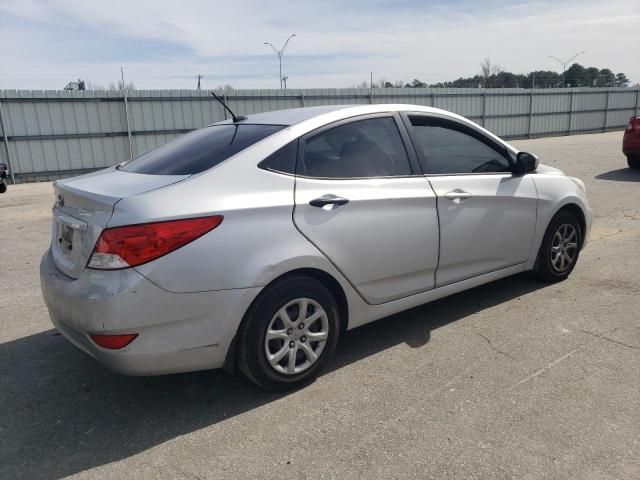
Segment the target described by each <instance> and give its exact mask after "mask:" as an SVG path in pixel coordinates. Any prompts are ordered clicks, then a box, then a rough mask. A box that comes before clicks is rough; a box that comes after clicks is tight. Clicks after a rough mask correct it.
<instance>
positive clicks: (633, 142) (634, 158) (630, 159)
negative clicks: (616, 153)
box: [622, 115, 640, 168]
mask: <svg viewBox="0 0 640 480" xmlns="http://www.w3.org/2000/svg"><path fill="white" fill-rule="evenodd" d="M622 153H624V154H625V155H626V156H627V163H629V166H630V167H631V168H640V116H638V115H634V116H633V117H631V118H630V119H629V125H627V128H626V129H625V131H624V137H622Z"/></svg>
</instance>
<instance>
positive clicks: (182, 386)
mask: <svg viewBox="0 0 640 480" xmlns="http://www.w3.org/2000/svg"><path fill="white" fill-rule="evenodd" d="M544 286H545V284H543V283H539V282H537V281H535V280H533V279H531V278H530V277H528V276H526V275H518V276H515V277H511V278H508V279H504V280H499V281H497V282H493V283H491V284H488V285H484V286H481V287H477V288H475V289H472V290H469V291H467V292H463V293H460V294H457V295H454V296H452V297H448V298H446V299H442V300H438V301H436V302H433V303H430V304H428V305H424V306H421V307H417V308H414V309H412V310H409V311H407V312H403V313H401V314H397V315H393V316H391V317H388V318H386V319H383V320H380V321H377V322H374V323H372V324H369V325H366V326H364V327H361V328H358V329H355V330H353V331H350V332H346V333H344V334H343V335H342V337H341V339H340V343H339V347H338V351H337V352H336V357H335V359H334V361H333V362H332V364H331V365H330V367H329V369H328V370H329V371H333V370H337V369H340V368H343V367H345V366H348V365H350V364H353V363H354V362H358V361H360V360H363V359H366V358H367V357H368V356H370V355H373V354H376V353H378V352H381V351H383V350H385V349H388V348H391V347H393V346H395V345H399V344H402V343H406V344H408V345H410V346H411V347H414V348H418V347H422V346H424V345H425V344H426V343H427V342H429V340H430V338H431V332H432V331H433V330H435V329H437V328H439V327H441V326H443V325H447V324H449V323H451V322H455V321H457V320H460V319H462V318H465V317H467V316H469V315H472V314H474V313H477V312H479V311H481V310H483V309H485V308H489V307H491V306H494V305H497V304H500V303H503V302H506V301H509V300H512V299H514V298H517V297H519V296H521V295H524V294H527V293H530V292H532V291H535V290H538V289H540V288H543V287H544ZM0 381H1V383H0V385H1V386H2V388H0V405H1V406H2V408H1V410H0V412H1V413H0V477H1V478H29V479H37V478H41V479H59V478H62V477H66V476H68V475H72V474H74V473H78V472H82V471H84V470H88V469H91V468H94V467H98V466H101V465H105V464H107V463H110V462H114V461H118V460H121V459H124V458H127V457H130V456H132V455H135V454H137V453H139V452H142V451H145V450H147V449H149V448H151V447H153V446H155V445H158V444H161V443H163V442H166V441H168V440H171V439H173V438H175V437H178V436H180V435H184V434H188V433H190V432H193V431H196V430H198V429H201V428H204V427H208V426H211V425H214V424H216V423H218V422H221V421H224V420H227V419H229V418H231V417H234V416H236V415H240V414H242V413H244V412H247V411H250V410H252V409H255V408H259V407H261V406H262V405H265V404H267V403H269V402H273V401H275V400H278V399H279V398H282V397H284V396H286V394H271V393H267V392H264V391H262V390H260V389H258V388H257V387H255V386H253V385H252V384H250V383H249V382H248V381H246V380H244V379H243V378H242V377H241V376H240V375H230V374H228V373H226V372H223V371H207V372H196V373H189V374H180V375H170V376H163V377H126V376H121V375H117V374H114V373H111V372H109V371H107V370H106V369H104V368H103V367H102V366H100V365H99V364H98V363H96V362H95V361H94V360H93V359H91V358H89V357H88V356H86V355H85V354H83V353H81V352H80V351H78V350H76V349H75V348H74V347H72V346H71V345H70V344H69V343H68V342H67V341H66V340H65V339H64V338H63V337H61V336H60V335H59V334H58V333H57V332H56V331H55V330H48V331H46V332H42V333H38V334H36V335H31V336H29V337H24V338H21V339H18V340H14V341H11V342H7V343H3V344H0Z"/></svg>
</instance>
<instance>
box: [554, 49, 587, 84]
mask: <svg viewBox="0 0 640 480" xmlns="http://www.w3.org/2000/svg"><path fill="white" fill-rule="evenodd" d="M583 53H587V52H578V53H576V54H575V55H574V56H573V57H571V58H570V59H569V60H565V61H562V60H560V59H559V58H558V57H554V56H553V55H547V58H552V59H554V60H555V61H556V62H558V63H559V64H560V65H562V88H564V71H565V70H566V69H567V65H568V64H569V62H571V61H572V60H574V59H575V58H576V57H577V56H578V55H582V54H583Z"/></svg>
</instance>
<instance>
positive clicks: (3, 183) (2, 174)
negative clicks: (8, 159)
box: [0, 163, 8, 193]
mask: <svg viewBox="0 0 640 480" xmlns="http://www.w3.org/2000/svg"><path fill="white" fill-rule="evenodd" d="M7 177H8V171H7V164H6V163H0V193H4V192H6V191H7Z"/></svg>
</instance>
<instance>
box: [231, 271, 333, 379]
mask: <svg viewBox="0 0 640 480" xmlns="http://www.w3.org/2000/svg"><path fill="white" fill-rule="evenodd" d="M339 326H340V323H339V317H338V307H337V305H336V301H335V299H334V298H333V296H332V295H331V292H330V291H329V290H328V289H327V288H326V287H325V286H324V285H322V283H320V282H318V281H317V280H314V279H312V278H309V277H304V276H292V277H289V278H285V279H284V280H282V281H280V282H278V283H276V284H274V285H272V286H269V287H267V289H266V290H265V291H264V292H263V293H262V294H261V295H260V297H259V298H258V299H257V300H256V301H255V302H254V304H253V305H252V306H251V308H250V309H249V311H248V312H247V314H246V316H245V319H244V321H243V324H242V326H241V328H240V331H239V333H238V367H239V368H240V370H241V371H242V373H244V374H245V375H246V376H247V377H248V378H249V379H250V380H252V381H253V382H255V383H256V384H258V385H259V386H260V387H262V388H264V389H266V390H272V391H285V390H290V389H294V388H298V387H301V386H303V385H306V384H308V383H310V382H312V381H313V380H314V379H315V378H316V377H317V376H318V374H319V373H320V372H321V371H322V369H323V368H324V366H325V365H326V364H327V362H328V361H329V360H330V358H331V357H332V356H333V354H334V352H335V348H336V344H337V341H338V335H339Z"/></svg>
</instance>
